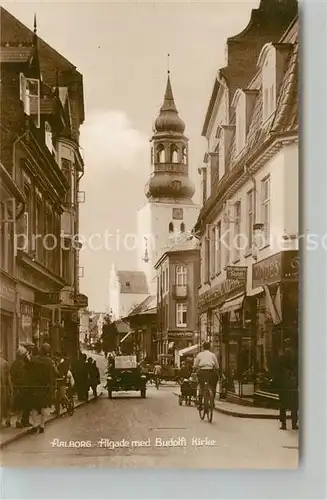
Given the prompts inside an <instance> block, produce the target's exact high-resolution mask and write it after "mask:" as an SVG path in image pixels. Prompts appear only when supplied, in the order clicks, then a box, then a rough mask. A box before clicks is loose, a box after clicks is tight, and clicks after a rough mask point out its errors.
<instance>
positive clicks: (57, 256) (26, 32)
mask: <svg viewBox="0 0 327 500" xmlns="http://www.w3.org/2000/svg"><path fill="white" fill-rule="evenodd" d="M0 58H1V59H0V60H1V102H2V109H1V111H2V112H1V123H0V133H1V136H0V139H1V161H2V163H3V166H4V168H5V170H6V171H7V173H8V174H9V175H10V176H11V178H12V179H13V180H14V181H15V183H16V184H17V186H18V188H19V189H20V191H21V192H22V193H23V195H24V197H25V201H26V205H25V211H24V213H23V215H22V217H21V219H20V221H19V222H18V223H17V225H16V228H15V231H16V242H17V245H16V246H17V249H16V250H17V251H16V252H15V259H16V262H15V274H14V276H13V277H14V279H15V280H16V311H15V314H16V315H17V321H16V323H17V324H16V331H15V332H14V333H13V334H14V335H15V344H16V345H17V344H18V343H21V342H26V341H33V342H35V343H37V344H41V343H42V342H43V341H44V340H45V339H46V340H50V342H51V345H52V349H53V351H57V350H61V351H63V352H64V353H66V354H69V355H71V354H74V353H76V352H77V349H78V345H79V339H78V310H79V308H80V307H85V306H86V305H87V297H85V296H84V295H82V294H80V293H79V279H78V277H79V272H80V270H79V257H78V255H79V249H80V245H79V242H78V240H77V238H74V235H77V234H78V232H79V213H78V212H79V211H78V203H79V201H81V195H82V193H80V192H79V182H80V179H81V177H82V175H83V173H84V162H83V158H82V156H81V154H80V148H79V128H80V125H81V124H82V123H83V121H84V102H83V79H82V75H81V74H80V73H79V72H78V71H77V70H76V68H75V66H73V65H72V64H71V63H70V62H69V61H67V60H66V59H65V58H64V57H63V56H62V55H61V54H59V53H58V52H56V51H55V50H54V49H53V48H52V47H50V46H49V45H48V44H47V43H46V42H44V41H43V40H42V39H40V38H38V36H37V27H36V19H34V31H31V30H30V29H28V28H27V27H26V26H24V25H23V24H22V23H21V22H20V21H19V20H18V19H16V18H15V17H13V16H12V15H11V14H10V13H9V12H8V11H6V10H5V9H3V8H1V53H0Z"/></svg>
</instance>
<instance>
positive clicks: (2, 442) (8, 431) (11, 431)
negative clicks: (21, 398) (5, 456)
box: [0, 351, 107, 450]
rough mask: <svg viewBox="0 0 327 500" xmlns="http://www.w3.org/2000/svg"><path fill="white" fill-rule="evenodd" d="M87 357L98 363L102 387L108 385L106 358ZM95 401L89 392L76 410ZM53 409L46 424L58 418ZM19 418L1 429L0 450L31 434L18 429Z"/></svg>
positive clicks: (28, 430)
mask: <svg viewBox="0 0 327 500" xmlns="http://www.w3.org/2000/svg"><path fill="white" fill-rule="evenodd" d="M84 352H85V353H86V354H87V356H91V357H92V358H94V359H95V360H96V362H97V365H98V367H99V371H100V379H101V384H102V386H104V385H105V383H106V376H105V371H106V368H107V362H106V360H105V358H104V356H102V355H99V354H94V353H93V352H89V351H84ZM101 391H102V387H101V386H99V388H98V393H99V395H101V394H102V392H101ZM93 400H95V398H94V396H93V393H92V391H91V390H90V391H89V400H88V401H75V409H77V408H79V407H80V406H82V405H85V404H87V403H90V402H91V401H93ZM52 410H53V408H50V409H48V410H46V421H45V423H46V424H49V423H50V422H53V421H54V420H56V419H57V418H58V417H56V416H55V415H51V411H52ZM63 416H64V417H66V416H67V417H68V415H67V411H66V410H61V414H60V417H63ZM17 418H18V416H17V415H14V416H12V417H11V427H8V428H1V429H0V450H1V449H3V448H4V447H5V446H8V445H9V444H10V443H13V442H14V441H17V440H18V439H21V438H22V437H24V436H27V435H28V434H30V428H23V429H16V427H15V426H16V421H17Z"/></svg>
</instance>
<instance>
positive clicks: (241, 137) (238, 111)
mask: <svg viewBox="0 0 327 500" xmlns="http://www.w3.org/2000/svg"><path fill="white" fill-rule="evenodd" d="M232 107H233V108H234V109H235V122H236V129H235V147H236V154H237V155H238V154H239V153H240V152H241V151H242V149H243V148H244V146H245V140H246V113H245V95H244V92H243V91H242V90H241V89H238V90H237V91H236V92H235V96H234V99H233V103H232Z"/></svg>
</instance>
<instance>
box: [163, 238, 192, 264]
mask: <svg viewBox="0 0 327 500" xmlns="http://www.w3.org/2000/svg"><path fill="white" fill-rule="evenodd" d="M198 249H199V241H198V240H197V239H196V238H195V237H194V236H185V239H184V240H182V241H179V242H178V243H176V244H175V245H173V246H171V247H170V248H169V249H168V250H167V251H166V252H165V253H164V254H163V255H162V256H161V257H160V258H159V259H158V261H157V262H156V263H155V265H154V268H155V269H157V267H158V266H159V264H160V263H161V262H163V261H164V260H165V259H166V257H167V256H168V255H171V254H174V253H179V252H190V251H193V250H198Z"/></svg>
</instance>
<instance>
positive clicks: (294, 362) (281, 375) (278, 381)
mask: <svg viewBox="0 0 327 500" xmlns="http://www.w3.org/2000/svg"><path fill="white" fill-rule="evenodd" d="M284 344H285V350H284V353H282V354H280V356H279V358H278V362H277V366H276V372H275V377H274V384H275V386H276V388H277V389H278V393H279V411H280V413H279V420H280V423H281V427H280V428H281V430H286V428H287V427H286V411H287V410H290V411H291V421H292V429H293V430H296V429H298V406H299V403H298V401H299V396H298V358H297V354H296V351H295V348H294V346H292V344H291V340H290V339H289V338H287V339H285V342H284Z"/></svg>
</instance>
